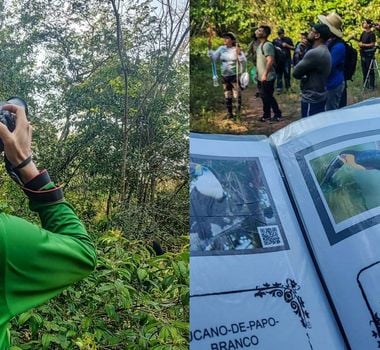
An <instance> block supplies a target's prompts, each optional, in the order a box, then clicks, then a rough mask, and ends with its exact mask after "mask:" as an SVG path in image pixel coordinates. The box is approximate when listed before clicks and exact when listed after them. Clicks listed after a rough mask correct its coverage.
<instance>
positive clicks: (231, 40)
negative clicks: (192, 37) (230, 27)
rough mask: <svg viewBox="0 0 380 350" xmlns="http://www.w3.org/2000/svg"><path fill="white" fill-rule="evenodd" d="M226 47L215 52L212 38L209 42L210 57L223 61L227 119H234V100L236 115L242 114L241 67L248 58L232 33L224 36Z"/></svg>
mask: <svg viewBox="0 0 380 350" xmlns="http://www.w3.org/2000/svg"><path fill="white" fill-rule="evenodd" d="M223 38H224V45H222V46H220V47H219V48H218V49H216V50H215V51H212V50H211V38H209V41H208V47H209V56H210V57H211V59H212V60H213V61H217V60H221V61H222V67H221V73H222V79H223V90H224V98H225V103H226V107H227V118H233V117H234V115H233V111H232V109H233V98H235V100H236V113H237V114H238V115H239V114H240V109H241V89H240V85H239V77H238V75H239V71H238V70H239V66H240V65H241V64H246V61H247V59H246V57H245V55H244V53H243V52H242V51H241V49H240V46H239V45H237V44H236V36H235V34H234V33H232V32H227V33H225V34H223Z"/></svg>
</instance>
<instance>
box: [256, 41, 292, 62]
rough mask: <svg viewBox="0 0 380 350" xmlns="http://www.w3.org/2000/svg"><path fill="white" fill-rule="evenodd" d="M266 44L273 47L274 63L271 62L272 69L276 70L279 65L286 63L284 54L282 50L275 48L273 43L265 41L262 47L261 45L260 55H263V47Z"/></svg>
mask: <svg viewBox="0 0 380 350" xmlns="http://www.w3.org/2000/svg"><path fill="white" fill-rule="evenodd" d="M266 43H271V44H272V45H273V46H274V62H273V67H274V68H277V67H279V66H281V65H283V64H284V63H285V61H286V53H285V51H284V50H282V49H281V48H279V47H278V46H276V45H275V44H274V43H272V42H270V41H265V42H264V43H263V44H262V45H261V53H262V54H263V55H264V45H265V44H266Z"/></svg>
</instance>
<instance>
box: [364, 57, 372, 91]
mask: <svg viewBox="0 0 380 350" xmlns="http://www.w3.org/2000/svg"><path fill="white" fill-rule="evenodd" d="M373 65H374V58H373V59H372V60H371V62H370V64H369V67H368V72H367V75H366V77H365V80H364V84H363V89H362V91H364V89H365V88H366V87H367V84H368V82H369V76H370V74H371V70H372V69H373V68H372V66H373Z"/></svg>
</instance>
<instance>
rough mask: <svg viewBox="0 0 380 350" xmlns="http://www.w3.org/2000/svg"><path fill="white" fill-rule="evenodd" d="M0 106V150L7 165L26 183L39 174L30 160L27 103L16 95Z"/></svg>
mask: <svg viewBox="0 0 380 350" xmlns="http://www.w3.org/2000/svg"><path fill="white" fill-rule="evenodd" d="M0 108H1V110H0V139H1V140H0V151H3V150H4V153H5V157H6V159H7V161H8V164H7V167H10V168H11V169H13V170H17V173H18V175H19V177H20V179H21V181H22V182H23V183H26V182H28V181H29V180H31V179H32V178H33V177H35V176H37V175H38V174H39V172H38V170H37V167H36V166H35V164H34V163H33V161H32V160H31V154H32V150H31V143H32V127H31V126H30V123H29V121H28V119H27V117H26V111H27V105H26V103H25V102H24V101H23V100H22V99H20V98H17V97H16V98H11V99H9V100H7V102H5V104H4V103H3V105H2V106H1V107H0ZM7 161H6V163H7ZM8 170H9V169H8Z"/></svg>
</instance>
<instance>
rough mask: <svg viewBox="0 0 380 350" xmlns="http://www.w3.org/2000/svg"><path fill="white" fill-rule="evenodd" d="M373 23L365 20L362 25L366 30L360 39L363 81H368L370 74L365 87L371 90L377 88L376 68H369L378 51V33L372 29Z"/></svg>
mask: <svg viewBox="0 0 380 350" xmlns="http://www.w3.org/2000/svg"><path fill="white" fill-rule="evenodd" d="M372 25H373V23H372V21H371V20H369V19H366V20H364V21H363V23H362V26H363V29H364V31H363V33H362V35H361V36H360V40H359V47H360V56H361V65H362V72H363V83H364V82H365V81H366V78H367V75H368V76H369V79H367V84H366V86H365V88H367V89H371V90H373V89H375V70H374V67H372V68H371V70H370V69H369V68H370V64H371V60H372V59H373V58H374V55H375V51H376V35H375V33H374V32H373V31H372V30H371V27H372ZM369 70H370V71H369Z"/></svg>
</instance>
